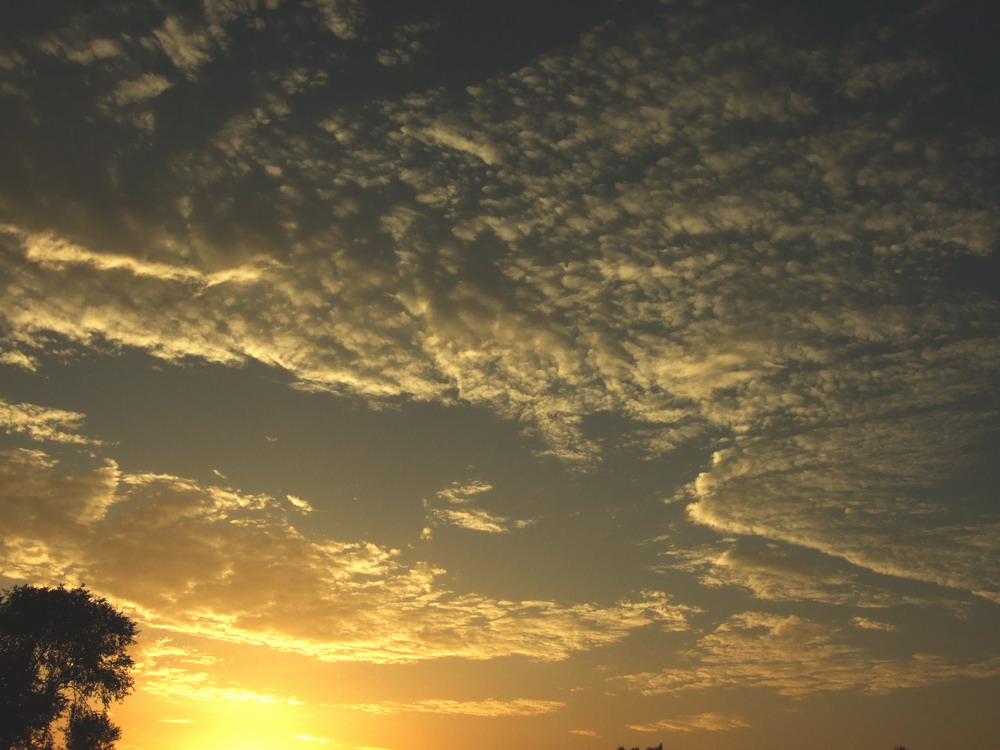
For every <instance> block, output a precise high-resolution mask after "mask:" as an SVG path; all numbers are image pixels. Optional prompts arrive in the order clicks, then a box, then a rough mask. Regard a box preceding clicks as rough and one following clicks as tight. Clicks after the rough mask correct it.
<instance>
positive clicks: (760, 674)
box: [625, 612, 1000, 696]
mask: <svg viewBox="0 0 1000 750" xmlns="http://www.w3.org/2000/svg"><path fill="white" fill-rule="evenodd" d="M690 660H691V661H692V662H693V664H692V666H685V667H681V668H673V669H669V670H665V671H662V672H645V673H642V674H633V675H628V676H627V677H626V678H625V679H626V681H627V682H628V684H629V685H630V686H631V687H632V688H634V689H636V690H638V691H640V692H641V693H643V694H645V695H658V694H663V693H675V692H679V691H683V690H695V689H698V690H704V689H708V688H720V687H743V688H746V687H756V688H766V689H771V690H775V691H777V692H778V693H780V694H782V695H788V696H802V695H810V694H814V693H824V692H838V691H844V690H860V691H864V692H867V693H874V694H882V693H889V692H892V691H894V690H900V689H903V688H912V687H920V686H924V685H931V684H934V683H939V682H947V681H952V680H959V679H969V678H976V677H995V676H997V675H1000V658H997V657H989V658H986V659H983V660H980V661H961V660H955V659H948V658H946V657H942V656H937V655H931V654H913V655H912V656H910V657H909V658H908V659H903V660H890V659H882V658H876V657H874V656H873V655H871V654H869V653H868V652H866V651H865V650H864V649H862V648H860V647H858V646H853V645H850V644H849V643H848V642H847V641H846V639H845V638H844V637H843V635H842V633H841V631H840V630H839V629H838V628H836V627H833V626H830V625H824V624H821V623H818V622H814V621H811V620H807V619H804V618H801V617H796V616H792V615H785V616H782V615H772V614H766V613H762V612H746V613H743V614H739V615H734V616H733V617H731V618H729V619H728V620H727V621H726V622H724V623H723V624H721V625H720V626H718V627H717V628H716V629H715V630H714V631H712V632H711V633H709V634H708V635H706V636H703V637H702V638H700V639H699V641H698V646H697V648H696V649H694V650H692V651H691V653H690Z"/></svg>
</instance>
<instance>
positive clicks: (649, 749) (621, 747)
mask: <svg viewBox="0 0 1000 750" xmlns="http://www.w3.org/2000/svg"><path fill="white" fill-rule="evenodd" d="M618 750H629V748H627V747H625V746H624V745H619V746H618ZM632 750H640V749H639V748H638V747H633V748H632ZM646 750H663V743H662V742H661V743H660V744H659V745H657V746H656V747H647V748H646Z"/></svg>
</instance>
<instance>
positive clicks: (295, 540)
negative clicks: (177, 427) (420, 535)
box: [0, 449, 693, 700]
mask: <svg viewBox="0 0 1000 750" xmlns="http://www.w3.org/2000/svg"><path fill="white" fill-rule="evenodd" d="M0 472H2V475H3V477H4V480H5V487H6V503H7V519H6V521H7V523H6V534H5V538H4V540H3V546H2V547H0V551H2V553H0V572H2V573H3V574H5V575H9V576H13V577H17V578H22V579H30V580H39V581H50V582H58V581H62V580H67V579H79V580H86V581H88V582H89V583H90V584H91V585H92V586H93V587H94V588H95V589H96V590H99V591H102V592H104V593H106V594H108V595H112V596H114V597H115V598H116V600H118V601H120V602H122V603H124V604H125V605H126V606H128V607H129V608H130V609H132V610H133V611H134V612H136V613H137V614H139V615H140V617H141V619H142V621H143V622H145V623H147V624H149V625H151V626H153V627H157V628H164V629H166V630H168V631H173V632H177V633H186V634H194V635H203V636H208V637H211V638H216V639H220V640H226V641H233V642H240V643H251V644H259V645H265V646H269V647H272V648H276V649H281V650H285V651H291V652H297V653H303V654H308V655H311V656H313V657H315V658H318V659H321V660H328V661H340V660H352V661H368V662H380V663H387V662H388V663H400V662H413V661H418V660H424V659H432V658H440V657H446V656H449V657H459V658H465V659H474V660H480V659H492V658H496V657H501V656H508V655H512V654H520V655H524V656H527V657H529V658H532V659H537V660H543V661H558V660H562V659H565V658H567V657H568V656H569V655H570V654H571V653H572V652H574V651H579V650H587V649H592V648H595V647H598V646H601V645H603V644H609V643H615V642H617V641H620V640H622V639H623V638H624V637H625V636H626V635H628V634H629V633H630V632H631V631H632V630H634V629H636V628H641V627H646V626H656V627H660V628H665V629H667V630H685V629H687V627H688V626H687V616H688V614H689V613H691V612H692V611H693V610H692V609H691V608H688V607H683V606H676V605H673V604H671V603H670V602H669V600H668V599H667V597H666V596H665V595H664V594H662V593H660V592H655V591H651V592H644V594H643V596H642V597H641V598H639V599H637V600H623V601H621V602H619V603H617V604H614V605H612V606H598V605H594V604H579V603H577V604H561V603H559V602H554V601H544V600H532V601H523V602H517V601H506V600H497V599H492V598H489V597H485V596H480V595H477V594H475V593H456V592H454V591H451V590H450V589H449V588H448V587H447V585H445V584H444V583H443V580H444V577H445V576H446V571H444V570H441V569H438V568H434V567H432V566H430V565H428V564H426V563H422V562H419V561H418V562H415V563H413V564H410V565H407V564H405V563H404V562H403V561H402V560H401V559H400V553H399V552H398V551H397V550H394V549H389V548H386V547H383V546H380V545H377V544H373V543H370V542H365V541H355V542H343V541H338V540H334V539H329V538H322V537H320V538H316V537H312V536H306V535H304V534H303V533H302V532H300V531H299V530H297V529H296V528H295V526H294V520H295V519H296V518H301V517H302V509H301V504H302V501H301V500H300V501H299V502H298V503H293V502H291V501H288V502H285V501H281V500H277V499H275V498H272V497H270V496H268V495H263V494H247V493H243V492H239V491H237V490H234V489H231V488H226V487H220V486H202V485H199V484H197V483H195V482H193V481H190V480H187V479H184V478H181V477H176V476H171V475H155V474H125V473H122V472H120V471H119V470H118V468H117V467H116V466H115V465H114V464H111V463H108V464H106V465H104V466H102V467H97V468H92V469H88V470H83V471H77V472H75V473H65V472H63V471H62V469H61V467H60V465H59V462H58V461H57V460H56V459H53V458H51V457H49V456H47V455H46V454H45V453H43V452H41V451H29V450H24V449H15V450H7V451H3V452H2V453H0ZM111 508H113V512H109V509H111ZM415 532H416V530H415ZM121 570H129V571H130V576H129V577H128V578H123V577H122V576H121V575H120V574H119V572H120V571H121ZM165 669H166V668H165ZM170 670H173V671H170ZM178 670H180V671H178ZM199 674H200V676H199ZM159 675H160V679H159V684H167V683H171V680H172V681H173V682H172V683H171V684H175V686H176V685H177V684H179V685H180V687H179V688H171V689H186V688H184V686H185V685H188V686H189V687H190V686H191V685H192V684H194V687H191V689H192V690H194V689H196V688H197V685H201V684H202V682H204V680H207V679H208V678H207V676H205V675H204V674H201V673H191V672H189V671H186V670H183V669H181V668H180V667H170V669H169V670H167V671H163V670H161V671H160V672H159ZM171 675H172V676H171ZM168 678H170V679H168ZM178 681H179V682H178ZM192 681H193V682H192ZM203 687H205V689H206V690H208V686H203ZM197 689H201V688H197ZM247 699H248V700H249V699H250V696H249V695H248V697H247Z"/></svg>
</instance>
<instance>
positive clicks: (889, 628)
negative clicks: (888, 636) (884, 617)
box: [853, 617, 899, 633]
mask: <svg viewBox="0 0 1000 750" xmlns="http://www.w3.org/2000/svg"><path fill="white" fill-rule="evenodd" d="M853 622H854V625H855V626H856V627H859V628H862V629H863V630H883V631H885V632H887V633H894V632H896V631H897V630H899V628H897V627H896V626H895V625H890V624H889V623H887V622H879V621H878V620H869V619H868V618H867V617H855V618H854V620H853Z"/></svg>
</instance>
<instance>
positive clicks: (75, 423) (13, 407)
mask: <svg viewBox="0 0 1000 750" xmlns="http://www.w3.org/2000/svg"><path fill="white" fill-rule="evenodd" d="M84 417H85V415H83V414H80V413H77V412H72V411H64V410H62V409H52V408H49V407H46V406H38V405H36V404H11V403H8V402H7V401H5V400H3V399H0V429H2V430H4V431H5V432H7V433H8V434H11V433H20V434H24V435H27V436H28V437H30V438H31V439H32V440H35V441H46V440H47V441H51V442H55V443H75V444H77V445H100V444H101V442H100V441H99V440H94V439H92V438H87V437H85V436H83V435H81V434H79V429H80V426H81V423H82V422H83V420H84Z"/></svg>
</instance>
